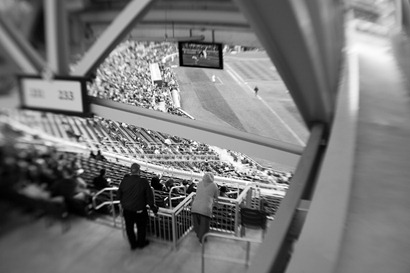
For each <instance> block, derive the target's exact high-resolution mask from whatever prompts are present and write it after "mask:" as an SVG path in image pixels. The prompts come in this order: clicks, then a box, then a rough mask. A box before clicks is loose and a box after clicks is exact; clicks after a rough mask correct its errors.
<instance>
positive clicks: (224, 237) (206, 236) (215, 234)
mask: <svg viewBox="0 0 410 273" xmlns="http://www.w3.org/2000/svg"><path fill="white" fill-rule="evenodd" d="M211 236H212V237H217V238H223V239H229V240H234V241H241V242H246V243H247V244H246V259H245V265H246V267H248V266H249V249H250V243H262V241H261V240H254V239H249V238H242V237H234V236H230V235H223V234H218V233H211V232H208V233H205V234H204V236H203V237H202V255H201V256H202V259H201V272H202V273H205V243H206V242H207V240H206V239H207V238H208V237H211ZM213 258H216V257H213Z"/></svg>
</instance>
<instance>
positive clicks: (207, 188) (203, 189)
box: [191, 172, 219, 243]
mask: <svg viewBox="0 0 410 273" xmlns="http://www.w3.org/2000/svg"><path fill="white" fill-rule="evenodd" d="M218 195H219V190H218V186H217V185H216V184H215V183H214V175H213V174H212V173H208V172H207V173H205V174H204V176H203V177H202V181H200V182H199V183H198V186H197V190H196V196H195V199H194V202H193V204H192V208H191V213H192V222H193V225H194V231H195V233H196V236H197V237H198V239H199V242H200V243H202V237H203V236H204V234H205V233H207V232H208V231H209V224H210V222H211V218H212V208H213V206H214V201H215V199H217V198H218Z"/></svg>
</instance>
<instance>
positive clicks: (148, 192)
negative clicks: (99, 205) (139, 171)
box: [117, 175, 157, 212]
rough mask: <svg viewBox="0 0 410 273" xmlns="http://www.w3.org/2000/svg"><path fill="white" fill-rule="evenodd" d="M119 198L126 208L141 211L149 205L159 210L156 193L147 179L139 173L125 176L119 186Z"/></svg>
mask: <svg viewBox="0 0 410 273" xmlns="http://www.w3.org/2000/svg"><path fill="white" fill-rule="evenodd" d="M117 195H118V199H119V200H120V203H121V206H122V207H123V209H125V210H131V211H141V210H145V209H146V207H147V205H149V206H150V207H151V209H152V210H154V212H155V210H157V208H156V206H155V203H154V195H153V193H152V189H151V187H150V185H149V182H148V180H147V179H145V178H142V177H140V176H139V175H130V176H127V177H124V178H123V180H122V181H121V184H120V186H119V188H118V192H117Z"/></svg>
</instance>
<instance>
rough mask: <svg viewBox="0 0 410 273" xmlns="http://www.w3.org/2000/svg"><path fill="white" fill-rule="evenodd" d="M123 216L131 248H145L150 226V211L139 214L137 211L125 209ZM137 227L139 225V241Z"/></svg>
mask: <svg viewBox="0 0 410 273" xmlns="http://www.w3.org/2000/svg"><path fill="white" fill-rule="evenodd" d="M123 214H124V220H125V230H126V232H127V237H128V241H129V242H130V245H131V248H136V247H138V246H143V245H144V243H145V241H146V239H145V237H146V229H147V224H148V211H147V210H143V211H142V212H141V213H137V212H136V211H132V210H126V209H124V211H123ZM135 225H137V236H138V240H137V238H136V237H135V230H134V227H135Z"/></svg>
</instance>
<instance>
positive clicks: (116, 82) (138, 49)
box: [88, 41, 184, 116]
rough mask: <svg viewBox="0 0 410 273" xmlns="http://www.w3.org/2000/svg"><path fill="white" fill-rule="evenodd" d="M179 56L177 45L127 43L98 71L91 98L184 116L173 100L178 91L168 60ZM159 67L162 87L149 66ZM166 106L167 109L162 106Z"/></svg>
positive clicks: (166, 43) (91, 90) (116, 50)
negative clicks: (153, 79) (152, 77)
mask: <svg viewBox="0 0 410 273" xmlns="http://www.w3.org/2000/svg"><path fill="white" fill-rule="evenodd" d="M176 52H177V47H176V44H175V43H169V42H162V43H154V42H136V41H125V42H124V43H121V44H120V45H118V46H117V47H116V48H115V49H114V50H113V51H112V52H111V54H110V55H109V56H108V57H107V58H106V59H105V61H104V62H103V63H102V64H101V65H100V66H99V67H98V68H97V70H96V72H95V78H94V80H93V81H92V83H91V84H89V86H88V94H89V95H90V96H94V97H99V98H104V99H110V100H113V101H116V102H121V103H126V104H131V105H136V106H139V107H143V108H147V109H152V110H157V111H164V110H165V111H166V112H168V113H171V114H176V115H180V116H184V114H183V112H180V111H178V109H177V108H176V107H175V106H174V102H173V99H172V94H171V91H172V90H179V87H178V83H177V81H176V77H175V74H174V73H173V71H172V70H171V67H170V65H169V63H168V61H167V58H165V57H166V56H170V55H173V54H175V53H176ZM152 63H157V64H158V65H159V69H160V72H161V77H162V84H155V83H153V81H152V79H151V71H150V64H152ZM164 104H165V109H164V107H163V106H161V105H164Z"/></svg>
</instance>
